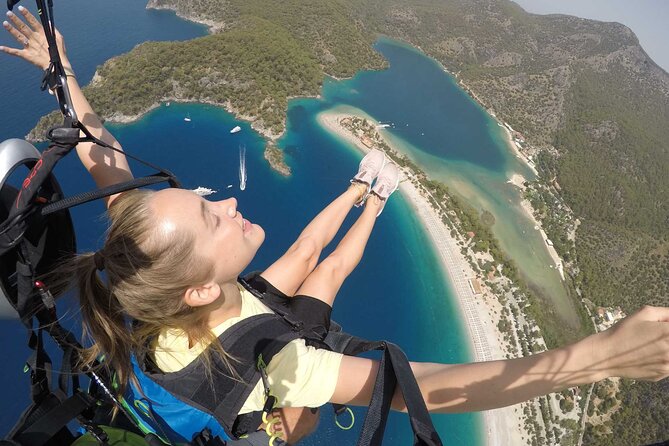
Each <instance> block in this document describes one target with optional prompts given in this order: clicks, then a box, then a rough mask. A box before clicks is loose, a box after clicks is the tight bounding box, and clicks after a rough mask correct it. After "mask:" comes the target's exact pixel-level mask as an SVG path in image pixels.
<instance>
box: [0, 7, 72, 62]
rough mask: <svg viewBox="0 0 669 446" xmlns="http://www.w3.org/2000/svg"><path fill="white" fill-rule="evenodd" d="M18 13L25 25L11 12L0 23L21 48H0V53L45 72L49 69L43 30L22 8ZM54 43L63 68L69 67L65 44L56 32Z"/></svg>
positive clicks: (47, 51) (47, 48)
mask: <svg viewBox="0 0 669 446" xmlns="http://www.w3.org/2000/svg"><path fill="white" fill-rule="evenodd" d="M18 9H19V12H20V14H21V15H22V16H23V18H24V19H25V21H26V22H27V23H28V24H26V23H25V22H24V21H23V20H21V18H20V17H19V16H17V15H16V14H14V13H13V12H11V11H8V12H7V20H6V21H4V22H3V23H2V25H3V27H4V28H5V29H6V30H7V32H9V34H11V35H12V37H14V39H16V41H17V42H18V43H19V45H21V47H22V48H9V47H5V46H0V51H2V52H5V53H7V54H11V55H12V56H17V57H20V58H21V59H23V60H25V61H27V62H30V63H31V64H33V65H35V66H37V67H39V68H41V69H42V70H46V69H47V68H48V67H49V64H50V62H51V58H50V57H49V45H48V43H47V41H46V37H45V36H44V28H42V24H41V23H40V22H39V21H38V20H37V19H36V18H35V16H34V15H32V14H31V13H30V11H28V9H26V8H24V7H23V6H19V8H18ZM56 43H57V44H58V48H59V50H60V57H61V59H62V63H63V66H65V67H70V63H69V61H68V60H67V56H66V53H65V42H64V41H63V36H62V35H61V34H60V33H59V32H58V31H57V30H56Z"/></svg>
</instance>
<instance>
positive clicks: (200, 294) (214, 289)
mask: <svg viewBox="0 0 669 446" xmlns="http://www.w3.org/2000/svg"><path fill="white" fill-rule="evenodd" d="M220 296H221V286H220V285H219V284H218V283H216V282H209V283H207V284H205V285H202V286H199V287H193V288H188V289H187V290H186V292H185V293H184V302H186V305H189V306H191V307H200V306H202V305H208V304H210V303H212V302H213V301H215V300H216V299H218V298H219V297H220Z"/></svg>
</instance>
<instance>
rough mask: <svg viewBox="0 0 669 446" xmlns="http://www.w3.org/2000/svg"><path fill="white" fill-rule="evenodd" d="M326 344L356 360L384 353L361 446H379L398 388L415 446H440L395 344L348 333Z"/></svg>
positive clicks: (337, 334)
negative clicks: (365, 353) (357, 357)
mask: <svg viewBox="0 0 669 446" xmlns="http://www.w3.org/2000/svg"><path fill="white" fill-rule="evenodd" d="M325 342H326V343H327V344H328V345H329V346H330V347H331V348H332V350H333V351H339V352H342V353H343V354H345V355H349V356H357V355H359V354H361V353H364V352H368V351H372V350H381V351H382V352H383V356H382V357H381V361H380V363H379V371H378V374H377V375H376V381H375V383H374V390H373V392H372V399H371V401H370V404H369V410H368V411H367V415H366V416H365V421H364V424H363V428H362V432H361V434H360V437H359V438H358V443H357V444H358V446H380V445H381V442H382V440H383V434H384V430H385V427H386V420H387V419H388V413H389V411H390V405H391V403H392V398H393V395H394V394H395V388H396V387H397V386H399V388H400V390H401V392H402V395H403V397H404V402H405V404H406V407H407V412H408V413H409V420H410V422H411V428H412V430H413V433H414V443H413V444H414V445H416V446H441V445H442V443H441V439H440V438H439V434H437V431H436V429H435V428H434V425H433V423H432V419H431V418H430V414H429V412H428V410H427V407H426V406H425V401H424V400H423V396H422V394H421V392H420V388H419V387H418V383H417V382H416V378H415V376H414V374H413V371H412V370H411V365H410V364H409V360H408V359H407V357H406V355H405V354H404V352H403V351H402V350H401V349H400V348H399V347H398V346H397V345H395V344H393V343H390V342H385V341H367V340H365V339H362V338H358V337H356V336H352V335H350V334H348V333H343V332H335V331H330V333H329V334H328V336H327V338H326V339H325Z"/></svg>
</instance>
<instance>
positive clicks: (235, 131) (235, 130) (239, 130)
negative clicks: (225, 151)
mask: <svg viewBox="0 0 669 446" xmlns="http://www.w3.org/2000/svg"><path fill="white" fill-rule="evenodd" d="M241 131H242V128H241V127H240V126H237V127H235V128H234V129H232V130H230V133H237V132H241Z"/></svg>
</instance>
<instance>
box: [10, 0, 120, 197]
mask: <svg viewBox="0 0 669 446" xmlns="http://www.w3.org/2000/svg"><path fill="white" fill-rule="evenodd" d="M18 10H19V13H20V14H21V15H22V16H23V18H24V20H25V21H24V20H21V19H20V18H19V17H18V16H17V15H16V14H14V13H12V12H9V13H8V14H7V18H8V20H7V21H5V22H3V26H4V28H5V29H6V30H7V31H8V32H9V33H10V34H11V35H12V36H13V37H14V38H15V39H16V41H17V42H18V43H19V45H21V46H22V48H9V47H0V51H3V52H5V53H7V54H11V55H13V56H17V57H20V58H21V59H24V60H26V61H28V62H30V63H32V64H33V65H36V66H37V67H39V68H41V69H42V70H44V69H46V68H47V67H48V66H49V62H50V59H49V52H48V44H47V42H46V38H45V36H44V30H43V28H42V25H41V24H40V23H39V22H38V21H37V19H36V18H35V16H33V15H32V14H31V13H30V12H29V11H28V10H27V9H26V8H24V7H22V6H19V8H18ZM56 41H57V43H58V47H59V49H60V56H61V60H62V63H63V67H64V68H65V72H66V74H67V86H68V87H69V90H70V95H71V97H72V103H73V106H74V110H75V111H76V113H77V116H78V118H79V120H80V121H81V122H82V123H83V124H84V126H86V128H88V130H89V131H90V132H91V134H92V135H93V136H95V137H96V138H98V139H100V140H102V141H103V142H105V143H107V144H109V145H111V146H113V147H116V148H118V149H121V145H120V144H119V142H118V141H116V138H114V136H112V134H111V133H109V131H108V130H107V129H106V128H105V127H104V126H103V125H102V121H101V120H100V118H99V117H98V116H97V114H96V113H95V112H94V111H93V108H92V107H91V105H90V104H89V102H88V100H87V99H86V97H85V96H84V94H83V92H82V91H81V87H80V86H79V83H78V82H77V78H76V76H75V75H74V71H73V70H72V65H71V64H70V61H69V59H68V58H67V53H66V51H65V43H64V41H63V37H62V36H61V34H60V33H59V32H58V31H56ZM77 155H78V156H79V159H80V160H81V162H82V164H83V165H84V167H86V170H88V172H89V173H90V174H91V176H92V177H93V180H95V183H96V184H97V185H98V187H105V186H110V185H113V184H116V183H120V182H122V181H127V180H130V179H132V172H131V171H130V167H129V166H128V161H127V159H126V157H125V155H123V154H122V153H118V152H115V151H113V150H111V149H107V148H104V147H100V146H98V145H96V144H93V143H80V144H79V145H78V146H77ZM116 196H117V195H112V196H110V197H108V198H106V204H107V206H109V205H110V204H111V202H112V201H113V200H114V198H116Z"/></svg>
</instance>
